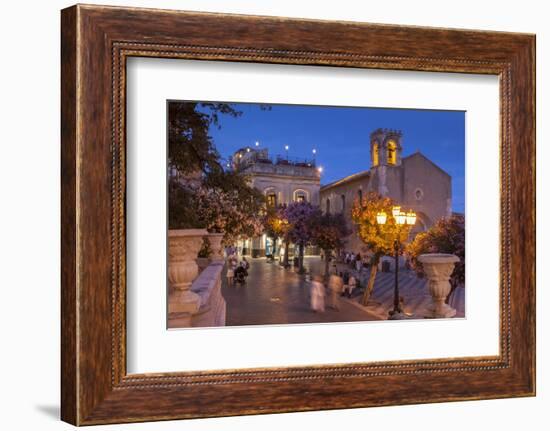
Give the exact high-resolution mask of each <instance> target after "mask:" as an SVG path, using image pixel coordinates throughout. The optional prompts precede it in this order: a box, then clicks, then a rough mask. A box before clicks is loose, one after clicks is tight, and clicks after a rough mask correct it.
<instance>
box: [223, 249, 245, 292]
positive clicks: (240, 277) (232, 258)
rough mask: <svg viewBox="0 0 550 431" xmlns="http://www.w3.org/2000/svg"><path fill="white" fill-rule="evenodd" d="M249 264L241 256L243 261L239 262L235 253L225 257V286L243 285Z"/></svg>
mask: <svg viewBox="0 0 550 431" xmlns="http://www.w3.org/2000/svg"><path fill="white" fill-rule="evenodd" d="M249 268H250V263H249V262H248V260H246V257H244V256H243V259H242V260H241V261H240V262H239V258H238V257H237V254H236V253H231V254H229V255H228V256H227V273H226V277H227V285H228V286H233V285H234V284H235V283H241V284H244V283H245V282H246V277H248V269H249Z"/></svg>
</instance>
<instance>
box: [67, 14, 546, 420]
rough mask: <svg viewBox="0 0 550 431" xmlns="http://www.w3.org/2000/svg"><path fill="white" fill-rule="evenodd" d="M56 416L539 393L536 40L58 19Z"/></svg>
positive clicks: (180, 20) (205, 413) (209, 20)
mask: <svg viewBox="0 0 550 431" xmlns="http://www.w3.org/2000/svg"><path fill="white" fill-rule="evenodd" d="M61 45H62V46H61V49H62V64H61V70H62V94H61V107H62V112H61V117H62V153H61V163H62V183H61V188H62V286H61V291H62V337H61V338H62V346H61V350H62V364H61V365H62V382H61V386H62V387H61V389H62V390H61V393H62V400H61V415H62V419H63V420H65V421H67V422H69V423H72V424H75V425H92V424H106V423H119V422H138V421H153V420H167V419H180V418H197V417H213V416H228V415H243V414H259V413H274V412H290V411H307V410H321V409H337V408H338V409H340V408H354V407H368V406H382V405H396V404H413V403H430V402H442V401H456V400H475V399H489V398H503V397H517V396H533V395H534V394H535V108H534V101H535V77H534V73H535V72H534V71H535V37H534V35H529V34H513V33H500V32H485V31H470V30H451V29H436V28H422V27H403V26H390V25H378V24H366V23H353V22H329V21H313V20H296V19H286V18H275V17H254V16H240V15H220V14H212V13H196V12H193V13H191V12H179V11H167V10H148V9H134V8H119V7H104V6H93V5H77V6H73V7H70V8H68V9H65V10H63V11H62V26H61Z"/></svg>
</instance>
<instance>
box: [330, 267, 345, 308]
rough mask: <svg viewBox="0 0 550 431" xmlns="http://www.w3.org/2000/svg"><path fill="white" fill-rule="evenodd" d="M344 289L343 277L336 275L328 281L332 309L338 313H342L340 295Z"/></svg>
mask: <svg viewBox="0 0 550 431" xmlns="http://www.w3.org/2000/svg"><path fill="white" fill-rule="evenodd" d="M343 287H344V282H343V280H342V276H341V275H338V273H336V272H335V273H334V274H332V275H331V276H330V278H329V280H328V288H329V290H330V307H331V308H333V309H334V310H336V311H340V298H339V296H340V293H342V289H343Z"/></svg>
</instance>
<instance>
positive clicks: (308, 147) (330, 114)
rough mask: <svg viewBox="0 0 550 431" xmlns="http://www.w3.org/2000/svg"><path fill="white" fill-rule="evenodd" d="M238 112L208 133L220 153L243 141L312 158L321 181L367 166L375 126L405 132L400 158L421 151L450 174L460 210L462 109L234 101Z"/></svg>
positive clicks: (454, 199) (226, 153) (227, 153)
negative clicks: (262, 104)
mask: <svg viewBox="0 0 550 431" xmlns="http://www.w3.org/2000/svg"><path fill="white" fill-rule="evenodd" d="M233 106H234V107H235V108H236V109H237V110H239V111H241V112H242V115H241V116H240V117H237V118H233V117H230V116H226V115H221V116H220V125H221V129H218V128H216V127H211V129H210V135H211V136H212V138H213V141H214V143H215V145H216V147H217V149H218V151H219V152H220V154H221V155H222V157H224V158H228V157H229V156H231V155H232V154H233V153H234V152H235V151H236V150H238V149H239V148H242V147H246V146H251V147H254V146H255V142H256V141H259V142H260V148H268V149H269V154H270V156H275V155H278V154H279V155H284V154H285V149H284V147H285V145H288V146H289V151H288V156H289V157H290V158H312V157H313V154H312V150H313V149H314V148H315V149H316V151H317V154H316V162H317V165H318V166H322V167H323V174H322V177H321V184H328V183H330V182H332V181H335V180H338V179H340V178H343V177H346V176H348V175H351V174H353V173H356V172H360V171H364V170H366V169H369V168H370V154H369V152H370V146H369V135H370V133H371V132H372V131H374V130H375V129H378V128H388V129H398V130H401V131H402V132H403V141H402V145H403V153H402V154H403V157H405V156H408V155H409V154H412V153H414V152H415V151H417V150H420V152H422V153H423V154H424V155H425V156H426V157H428V158H429V159H430V160H432V161H433V162H434V163H436V164H437V165H438V166H439V167H441V168H442V169H443V170H445V171H446V172H447V173H448V174H449V175H451V177H452V194H453V196H452V206H453V211H456V212H464V187H465V186H464V180H465V116H464V114H465V113H464V112H463V111H436V110H413V109H381V108H355V107H332V106H308V105H270V106H271V110H262V109H260V105H258V104H255V103H250V104H246V103H235V104H233Z"/></svg>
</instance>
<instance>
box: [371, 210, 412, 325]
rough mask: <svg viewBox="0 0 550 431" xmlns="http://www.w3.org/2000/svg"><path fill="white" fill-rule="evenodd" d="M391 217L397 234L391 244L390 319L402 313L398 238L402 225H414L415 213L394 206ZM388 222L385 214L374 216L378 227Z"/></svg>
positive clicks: (399, 244)
mask: <svg viewBox="0 0 550 431" xmlns="http://www.w3.org/2000/svg"><path fill="white" fill-rule="evenodd" d="M392 217H393V219H394V222H395V224H396V226H397V234H396V237H395V240H394V242H393V249H394V253H395V284H394V289H393V310H391V311H390V312H389V315H390V319H392V318H394V319H395V318H397V317H398V316H399V315H401V314H402V313H403V310H402V309H401V304H400V303H399V250H400V248H401V243H400V237H401V230H402V228H403V226H404V225H408V226H412V225H414V224H415V223H416V213H414V212H413V211H409V212H407V213H405V212H403V211H401V207H400V206H394V207H393V208H392ZM387 220H388V216H387V215H386V213H385V212H383V211H382V212H379V213H378V214H377V215H376V223H378V224H379V225H385V224H386V222H387Z"/></svg>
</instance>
